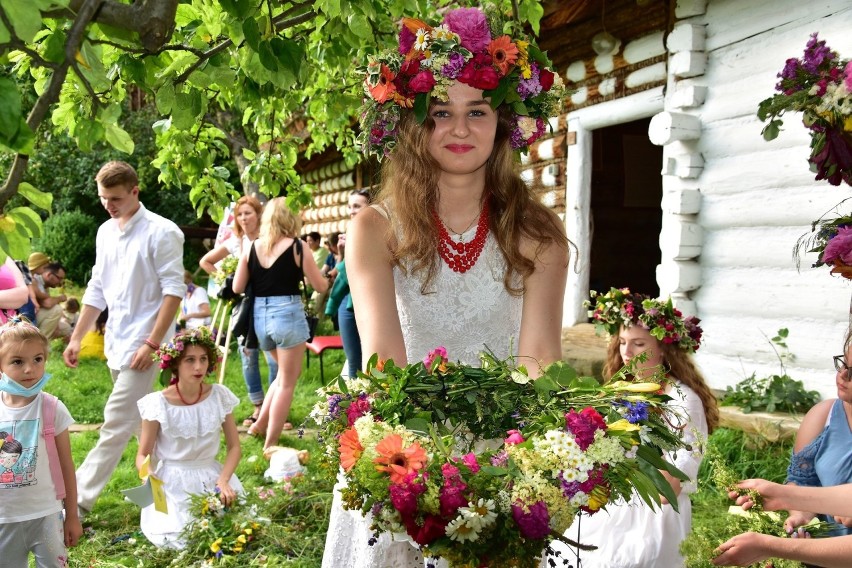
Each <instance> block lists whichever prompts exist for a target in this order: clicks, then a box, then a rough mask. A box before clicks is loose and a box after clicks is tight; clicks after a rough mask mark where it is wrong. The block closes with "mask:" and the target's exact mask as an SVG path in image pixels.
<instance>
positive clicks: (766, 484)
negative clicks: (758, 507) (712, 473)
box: [728, 479, 788, 511]
mask: <svg viewBox="0 0 852 568" xmlns="http://www.w3.org/2000/svg"><path fill="white" fill-rule="evenodd" d="M737 487H739V488H740V489H753V490H755V491H757V493H758V494H759V495H760V497H761V500H762V505H763V508H764V509H765V510H767V511H778V510H782V509H787V508H788V505H787V503H786V501H785V500H784V494H785V489H784V487H785V486H784V485H781V484H778V483H772V482H771V481H767V480H765V479H746V480H745V481H741V482H739V483H738V484H737ZM728 496H729V497H730V498H731V499H736V501H737V505H740V506H741V507H742V508H743V509H745V510H748V509H751V508H752V507H753V506H754V501H753V500H752V498H751V497H750V496H749V495H747V494H742V493H741V492H739V491H732V492H730V493H728Z"/></svg>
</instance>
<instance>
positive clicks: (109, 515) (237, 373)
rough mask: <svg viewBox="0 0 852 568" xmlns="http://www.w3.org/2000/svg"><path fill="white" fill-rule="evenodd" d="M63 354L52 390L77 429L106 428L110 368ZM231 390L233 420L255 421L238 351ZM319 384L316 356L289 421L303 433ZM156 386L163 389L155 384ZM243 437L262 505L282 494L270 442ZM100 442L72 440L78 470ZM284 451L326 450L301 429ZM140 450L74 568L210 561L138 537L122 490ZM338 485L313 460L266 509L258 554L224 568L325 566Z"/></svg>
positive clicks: (253, 488)
mask: <svg viewBox="0 0 852 568" xmlns="http://www.w3.org/2000/svg"><path fill="white" fill-rule="evenodd" d="M318 333H320V334H328V333H332V331H331V328H330V323H328V322H327V321H326V322H323V323H322V324H321V326H320V329H319V331H318ZM61 350H62V345H61V344H59V343H54V345H53V346H52V351H51V356H50V359H49V361H48V365H47V368H48V372H49V373H51V374H52V378H51V380H50V382H49V383H48V387H47V389H46V390H47V391H48V392H51V393H52V394H55V395H56V396H58V397H59V398H60V399H61V400H62V401H63V402H64V403H65V404H66V406H67V407H68V409H69V410H70V412H71V415H72V416H73V417H74V419H75V420H76V422H77V423H78V424H98V423H100V422H102V420H103V407H104V405H105V403H106V399H107V397H108V396H109V393H110V390H111V387H112V381H111V379H110V374H109V371H108V370H107V367H106V364H105V363H103V362H102V361H93V360H87V361H86V360H84V361H81V362H80V366H79V367H78V368H77V369H68V368H66V367H65V365H64V364H63V362H62V353H61ZM261 360H262V363H261V375H262V376H263V377H264V384H265V383H266V378H265V377H266V362H265V361H263V357H261ZM343 360H344V356H343V352H342V351H328V352H326V353H325V355H324V362H325V379H326V381H328V380H331V379H332V378H333V377H335V376H336V375H337V373H338V372H339V371H340V368H341V367H342V365H343ZM210 380H215V379H213V378H211V379H210ZM224 384H225V385H227V386H228V388H230V389H231V390H232V391H233V392H234V394H236V395H237V396H238V397H239V398H240V400H241V402H240V404H239V406H238V407H237V408H236V410H235V412H234V417H235V418H236V419H237V423H238V424H240V423H241V422H242V419H243V418H245V417H247V416H249V415H251V413H252V411H253V410H254V407H253V406H252V404H251V403H250V402H249V400H248V397H247V396H246V386H245V382H244V381H243V377H242V370H241V368H240V360H239V355H238V354H237V353H236V351H235V350H234V349H232V350H231V352H230V354H229V357H228V361H227V364H226V372H225V377H224ZM320 386H321V381H320V372H319V361H318V360H317V359H316V358H315V357H313V356H312V360H311V365H310V368H303V371H302V375H301V376H300V378H299V383H298V385H297V387H296V392H295V396H294V400H293V407H292V410H291V414H290V421H291V422H292V423H293V424H294V425H295V426H297V427H298V425H299V424H301V423H302V422H303V421H304V419H305V418H306V417H307V415H308V413H309V412H310V410H311V407H312V406H313V404H314V402H315V401H316V389H317V388H319V387H320ZM155 388H157V389H159V388H160V387H159V385H156V386H155ZM240 438H241V444H242V450H243V457H242V460H241V461H240V465H239V467H238V468H237V476H238V477H239V478H240V480H241V481H242V483H243V485H244V487H245V489H246V491H247V493H248V494H249V495H250V496H252V497H254V498H255V499H254V500H255V501H257V499H256V496H257V494H258V491H262V490H266V489H268V488H273V490H277V489H279V486H276V485H274V484H272V483H271V482H269V481H268V480H264V478H263V472H264V471H265V469H266V467H267V462H266V461H265V460H264V459H263V457H262V453H261V450H262V447H263V441H262V440H260V439H257V438H252V437H250V436H247V435H241V437H240ZM97 440H98V432H97V431H90V432H77V433H73V434H72V435H71V447H72V451H73V454H74V462H75V464H76V465H77V466H79V465H80V464H81V463H82V461H83V459H84V458H85V456H86V453H87V452H88V451H89V450H90V449H91V448H93V447H94V445H95V444H96V443H97ZM281 445H287V446H293V447H296V448H300V449H303V448H304V449H308V450H309V451H310V452H311V454H312V455H314V456H317V455H319V452H320V451H321V450H320V447H319V445H318V444H317V443H316V441H315V437H314V436H313V435H312V433H311V432H310V431H308V432H307V433H306V434H305V436H304V437H303V438H302V439H300V438H299V437H298V435H297V433H296V430H293V431H290V432H285V433H284V435H282V437H281ZM136 447H137V442H136V439H135V438H134V439H133V440H131V442H130V444H129V445H128V447H127V449H126V450H125V452H124V455H123V456H122V459H121V462H120V463H119V465H118V468H117V469H116V471H115V473H114V474H113V476H112V478H111V479H110V482H109V483H108V484H107V486H106V488H105V489H104V492H103V493H102V494H101V496H100V498H99V499H98V502H97V504H96V505H95V507H94V509H93V510H92V511H91V513H90V514H89V515H88V517H87V518H86V520H85V521H84V527H87V531H86V536H85V537H84V538H83V539H82V540H81V542H80V544H79V545H78V546H77V547H76V548H74V549H72V550H71V551H70V562H69V565H70V566H71V567H74V568H77V567H91V568H99V567H112V566H145V567H149V566H151V567H160V566H190V565H195V564H199V563H200V562H201V561H202V560H204V556H203V555H202V554H199V555H196V556H195V557H187V556H186V555H185V556H179V554H178V553H177V552H173V551H159V550H157V549H156V548H154V547H153V546H151V545H150V544H148V542H147V540H146V539H145V537H144V536H143V535H142V534H141V533H140V532H139V508H138V507H137V506H135V505H133V504H132V503H130V502H127V501H125V500H124V498H123V496H122V495H121V493H119V491H120V490H121V489H127V488H129V487H133V486H134V485H138V484H139V477H138V475H137V472H136V467H135V465H134V463H135V456H136ZM223 447H224V444H223ZM223 454H224V452H223ZM333 483H334V480H333V474H332V473H330V472H327V471H323V470H322V469H321V468H320V467H319V465H318V460H312V461H311V462H310V463H309V464H308V473H307V475H306V476H304V478H302V479H300V480H298V481H296V482H294V483H293V484H292V493H289V492H285V491H280V490H278V491H277V492H276V497H275V498H273V499H269V500H268V502H264V503H263V511H262V512H263V515H264V516H266V517H267V518H269V519H271V520H272V522H270V523H268V524H264V527H263V529H262V535H261V537H260V538H259V539H258V544H259V546H258V548H257V549H256V550H254V551H253V552H252V553H248V554H242V555H238V556H233V557H227V556H226V557H224V558H223V560H220V561H219V562H217V565H223V566H261V565H263V566H285V567H299V568H313V567H316V566H319V565H320V562H321V558H322V549H323V544H324V541H325V532H326V527H327V524H328V509H329V506H330V503H331V488H332V485H333Z"/></svg>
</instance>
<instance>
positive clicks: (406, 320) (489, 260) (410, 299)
mask: <svg viewBox="0 0 852 568" xmlns="http://www.w3.org/2000/svg"><path fill="white" fill-rule="evenodd" d="M475 233H476V227H473V228H472V229H470V230H469V231H467V232H466V233H464V235H463V239H464V241H465V242H468V241H470V240H471V239H473V237H474V235H475ZM440 267H441V269H440V273H439V274H438V276H437V278H436V279H435V282H434V284H433V285H432V289H431V290H428V292H431V293H428V294H422V293H421V290H420V288H421V282H420V279H419V278H416V277H413V276H412V275H411V273H409V274H407V275H406V274H405V273H403V271H402V270H400V269H398V268H396V269H394V286H395V291H396V305H397V310H398V312H399V320H400V324H402V335H403V340H404V342H405V351H406V356H407V358H408V361H409V363H413V362H416V361H420V360H422V359H423V358H424V357H425V356H426V354H427V353H429V351H431V350H433V349H435V348H436V347H439V346H443V347H445V348H446V349H447V355H448V357H449V359H450V360H451V361H461V362H462V363H465V364H468V365H478V364H479V353H480V352H482V351H483V350H484V349H486V348H488V349H490V350H491V351H492V352H493V353H494V354H495V355H496V356H497V357H500V358H505V357H508V356H509V354H510V353H516V352H517V346H518V334H519V333H520V327H521V311H522V308H523V300H522V298H521V297H520V296H512V295H510V294H509V293H508V292H507V291H506V288H505V286H504V285H503V275H504V273H505V263H504V261H503V257H502V255H501V253H500V250H499V248H498V246H497V243H496V242H495V241H494V239H493V236H492V235H491V234H490V233H489V235H488V238H487V240H486V242H485V247H484V248H483V251H482V254H481V255H480V257H479V260H478V261H477V262H476V264H475V265H474V266H473V268H471V269H470V270H468V271H467V272H465V273H464V274H459V273H455V272H453V271H452V270H451V269H450V268H449V267H448V266H447V265H446V264H445V263H444V262H441V263H440ZM369 355H370V354H367V353H365V356H369ZM340 486H341V481H340V479H338V484H337V486H335V491H334V501H333V503H332V508H331V518H330V519H329V528H328V535H327V537H326V543H325V553H324V555H323V559H322V565H323V568H407V567H411V568H423V566H424V562H423V557H422V556H421V555H420V553H419V551H418V549H417V548H415V547H414V546H412V545H411V544H410V543H409V541H408V540H405V538H404V536H405V535H397V537H396V539H397V540H394V536H393V535H390V534H387V533H384V534H381V535H380V536H379V538H378V541H376V542H375V543H374V544H373V545H372V546H371V545H370V542H371V538H372V537H373V533H372V531H371V530H370V522H371V521H370V517H369V515H368V516H367V517H366V518H365V517H363V516H362V515H361V513H360V512H359V511H347V510H345V509H343V506H342V504H341V500H340ZM399 539H402V540H401V541H400V540H399ZM428 563H429V561H428V560H427V565H428ZM442 564H444V565H445V563H442ZM436 565H437V563H436Z"/></svg>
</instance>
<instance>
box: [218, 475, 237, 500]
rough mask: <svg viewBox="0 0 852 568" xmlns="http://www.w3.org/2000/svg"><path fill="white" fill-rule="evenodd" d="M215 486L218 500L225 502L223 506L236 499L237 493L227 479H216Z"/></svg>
mask: <svg viewBox="0 0 852 568" xmlns="http://www.w3.org/2000/svg"><path fill="white" fill-rule="evenodd" d="M216 487H218V488H219V500H221V501H222V503H224V504H225V506H231V505H233V503H234V501H236V499H237V494H236V493H235V492H234V489H233V488H232V487H231V485H230V484H229V483H228V482H227V481H224V482H223V481H217V482H216Z"/></svg>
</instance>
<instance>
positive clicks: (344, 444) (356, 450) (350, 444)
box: [338, 428, 364, 471]
mask: <svg viewBox="0 0 852 568" xmlns="http://www.w3.org/2000/svg"><path fill="white" fill-rule="evenodd" d="M339 442H340V445H339V446H338V450H339V451H340V465H341V466H342V467H343V471H349V470H350V469H352V468H353V467H355V464H356V463H358V459H359V458H360V457H361V453H362V452H363V451H364V446H362V445H361V441H360V440H359V439H358V432H357V431H356V430H355V428H350V429H349V430H347V431H346V432H344V433H343V434H341V435H340V440H339Z"/></svg>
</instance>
